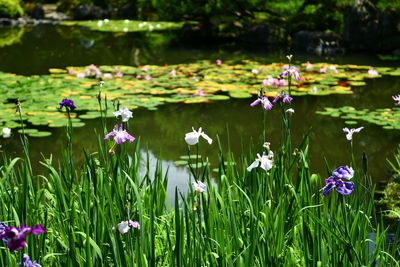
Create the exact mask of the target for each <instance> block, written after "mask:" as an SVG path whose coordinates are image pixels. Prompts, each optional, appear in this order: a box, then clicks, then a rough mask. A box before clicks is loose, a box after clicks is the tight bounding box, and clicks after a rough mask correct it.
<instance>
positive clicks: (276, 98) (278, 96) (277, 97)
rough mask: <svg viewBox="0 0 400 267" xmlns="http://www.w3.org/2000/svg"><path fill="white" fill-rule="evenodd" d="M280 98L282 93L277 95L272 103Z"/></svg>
mask: <svg viewBox="0 0 400 267" xmlns="http://www.w3.org/2000/svg"><path fill="white" fill-rule="evenodd" d="M279 99H281V94H279V95H277V96H276V97H275V98H274V100H272V103H273V104H275V103H276V102H278V101H279Z"/></svg>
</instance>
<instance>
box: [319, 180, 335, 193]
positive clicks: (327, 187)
mask: <svg viewBox="0 0 400 267" xmlns="http://www.w3.org/2000/svg"><path fill="white" fill-rule="evenodd" d="M335 186H336V185H335V183H334V182H333V183H328V184H327V185H325V186H324V188H322V194H323V195H324V196H327V195H328V194H329V192H330V191H331V190H332V189H333V188H335Z"/></svg>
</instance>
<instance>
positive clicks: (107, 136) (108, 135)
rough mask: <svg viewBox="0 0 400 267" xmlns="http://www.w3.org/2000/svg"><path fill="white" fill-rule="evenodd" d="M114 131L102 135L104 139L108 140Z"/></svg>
mask: <svg viewBox="0 0 400 267" xmlns="http://www.w3.org/2000/svg"><path fill="white" fill-rule="evenodd" d="M115 135H116V132H114V131H112V132H110V133H109V134H107V135H106V136H104V140H108V139H109V138H110V137H111V136H115Z"/></svg>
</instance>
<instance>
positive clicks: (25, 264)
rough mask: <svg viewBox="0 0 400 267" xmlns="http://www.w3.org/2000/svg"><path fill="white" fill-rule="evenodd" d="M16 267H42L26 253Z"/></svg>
mask: <svg viewBox="0 0 400 267" xmlns="http://www.w3.org/2000/svg"><path fill="white" fill-rule="evenodd" d="M18 267H42V265H40V264H39V263H37V262H36V261H34V262H32V261H31V258H30V257H29V256H28V255H24V258H23V260H22V262H21V263H20V264H18Z"/></svg>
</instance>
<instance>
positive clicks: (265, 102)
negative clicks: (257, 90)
mask: <svg viewBox="0 0 400 267" xmlns="http://www.w3.org/2000/svg"><path fill="white" fill-rule="evenodd" d="M262 102H263V107H264V109H265V110H266V111H270V110H271V109H272V107H273V106H272V103H271V102H270V101H269V100H268V98H266V97H265V98H264V99H263V101H262Z"/></svg>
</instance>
